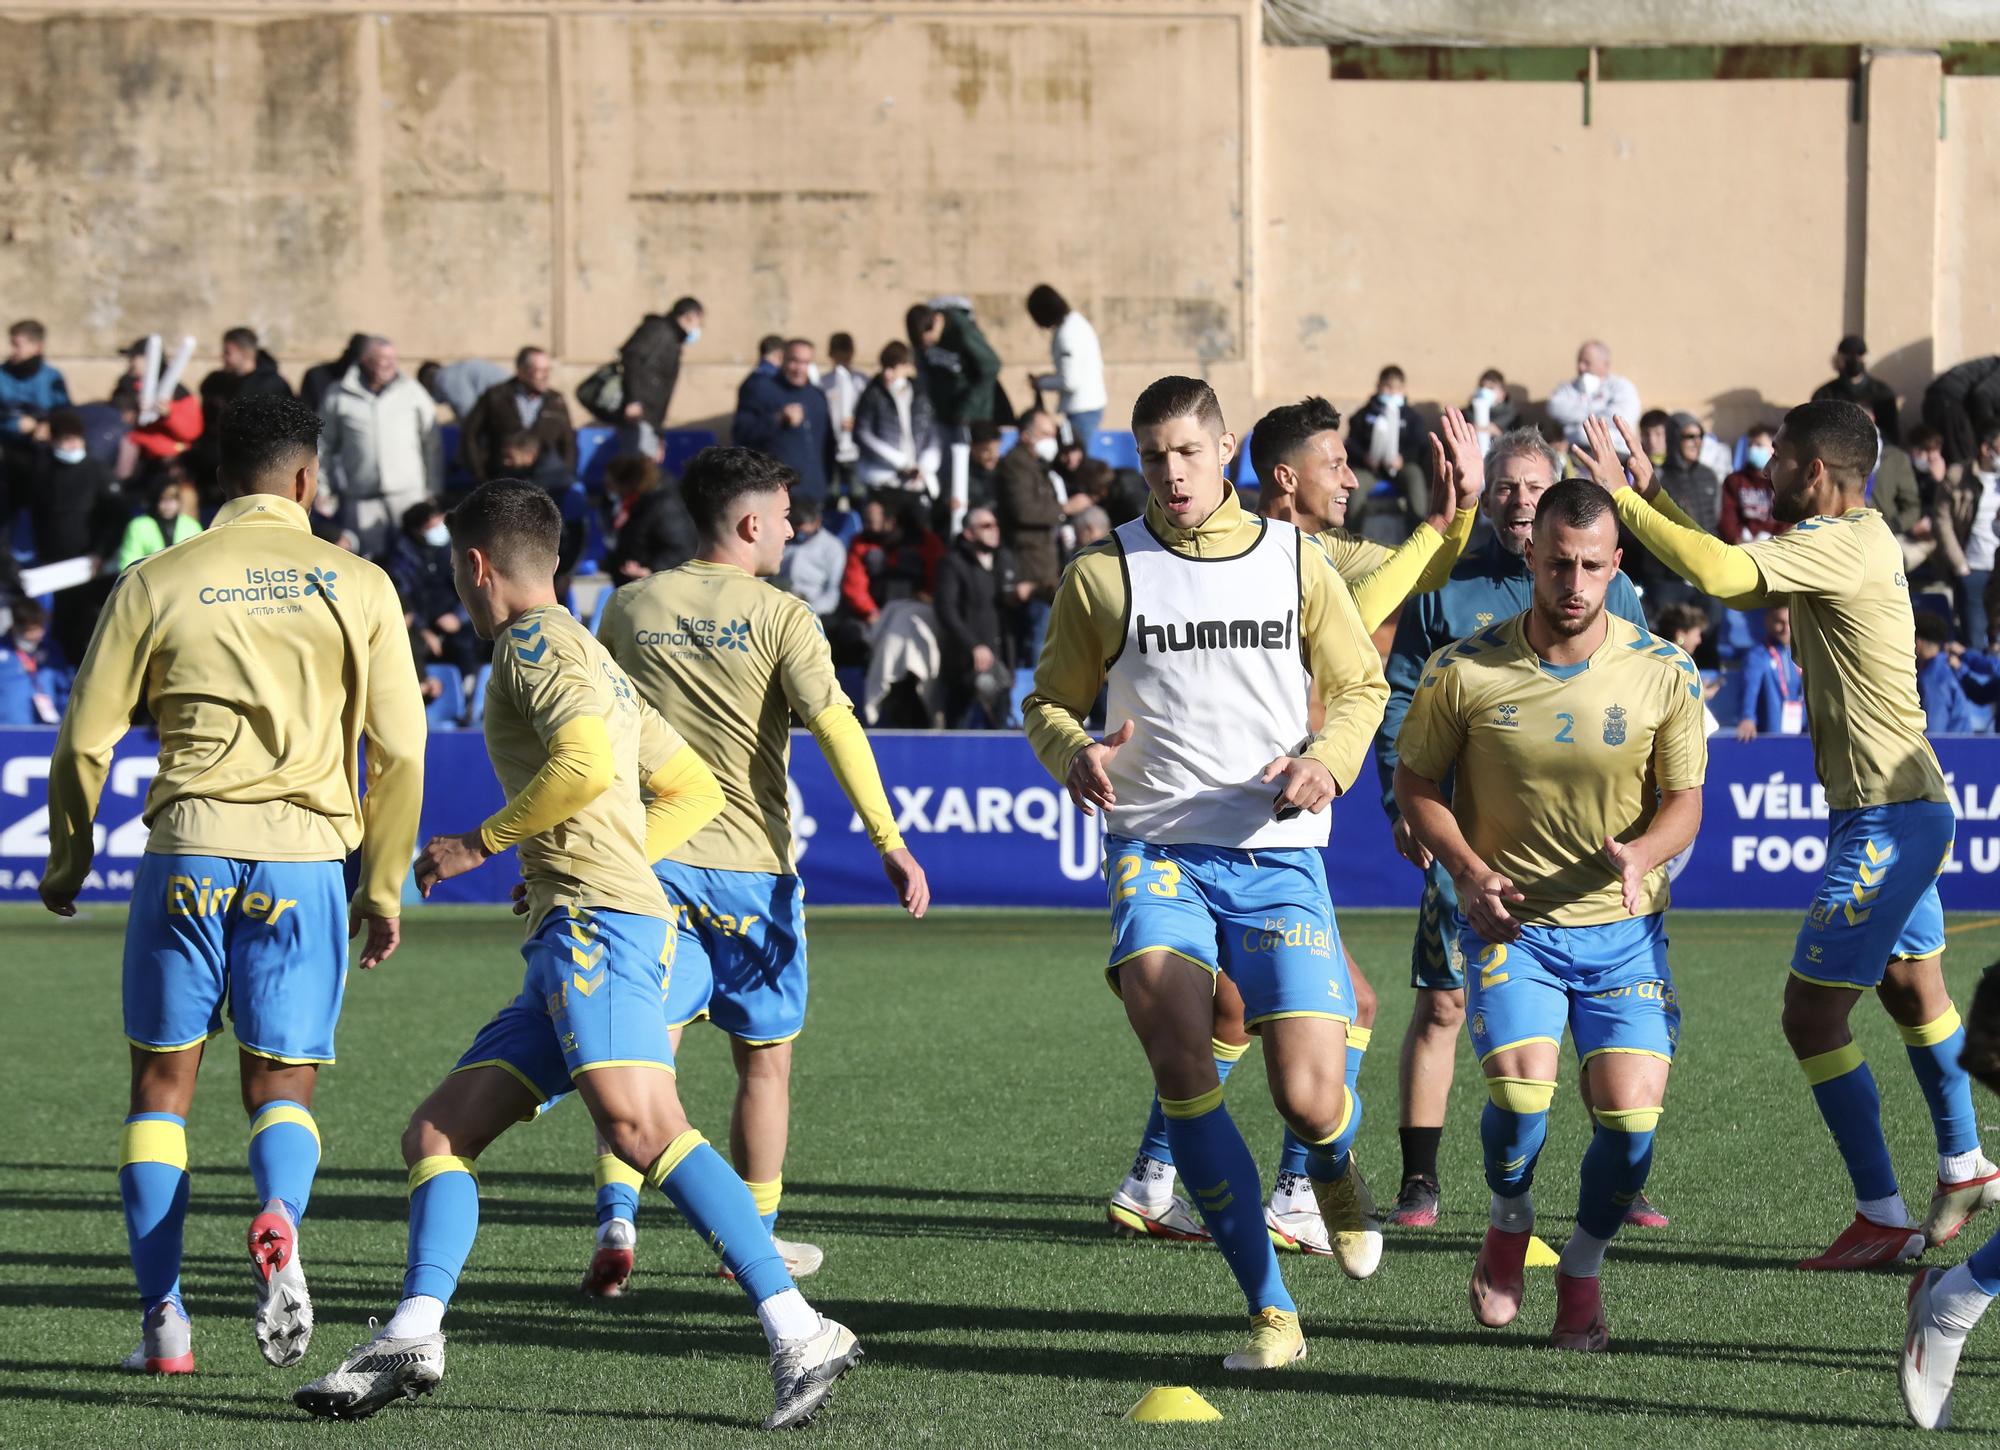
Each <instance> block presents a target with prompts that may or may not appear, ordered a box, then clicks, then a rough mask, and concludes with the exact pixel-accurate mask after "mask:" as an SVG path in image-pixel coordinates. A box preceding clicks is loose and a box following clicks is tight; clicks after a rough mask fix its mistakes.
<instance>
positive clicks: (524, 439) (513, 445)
mask: <svg viewBox="0 0 2000 1450" xmlns="http://www.w3.org/2000/svg"><path fill="white" fill-rule="evenodd" d="M523 448H532V449H534V450H535V456H536V457H537V458H539V457H541V453H542V440H541V439H539V438H537V437H536V436H535V435H534V434H532V433H530V432H529V431H528V430H527V429H526V428H516V429H515V430H514V431H513V432H512V433H508V434H506V435H504V436H503V437H502V438H501V439H500V448H499V451H500V452H501V453H514V452H517V451H519V450H520V449H523Z"/></svg>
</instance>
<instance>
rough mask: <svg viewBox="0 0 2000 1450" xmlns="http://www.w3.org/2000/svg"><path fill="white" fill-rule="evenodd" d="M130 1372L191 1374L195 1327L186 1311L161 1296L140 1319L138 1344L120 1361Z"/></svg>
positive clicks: (122, 1367)
mask: <svg viewBox="0 0 2000 1450" xmlns="http://www.w3.org/2000/svg"><path fill="white" fill-rule="evenodd" d="M118 1367H119V1368H120V1369H124V1370H130V1371H131V1372H132V1373H133V1374H193V1373H194V1330H193V1328H192V1326H190V1325H189V1324H188V1317H187V1311H186V1310H185V1309H183V1308H181V1306H180V1305H179V1304H178V1303H176V1302H175V1301H174V1300H172V1299H162V1300H161V1301H160V1302H159V1303H157V1304H155V1305H154V1306H153V1307H152V1308H151V1309H148V1310H147V1311H146V1317H145V1318H144V1319H142V1320H140V1321H139V1347H138V1348H137V1349H135V1350H133V1351H132V1352H131V1353H130V1354H128V1355H126V1356H125V1358H124V1359H122V1360H121V1361H119V1365H118Z"/></svg>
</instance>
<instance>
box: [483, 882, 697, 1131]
mask: <svg viewBox="0 0 2000 1450" xmlns="http://www.w3.org/2000/svg"><path fill="white" fill-rule="evenodd" d="M521 955H522V956H523V957H525V958H526V959H527V963H528V970H527V973H526V974H525V976H524V977H523V978H522V981H521V994H520V995H519V996H518V997H516V998H515V999H514V1000H513V1001H511V1002H509V1003H508V1004H507V1005H506V1006H505V1007H502V1008H501V1009H500V1012H499V1015H498V1016H496V1017H495V1018H494V1019H493V1020H492V1021H491V1022H488V1023H487V1024H486V1025H485V1026H484V1027H482V1028H480V1029H479V1035H478V1036H477V1037H475V1038H473V1039H472V1046H470V1047H468V1048H467V1049H466V1050H465V1055H464V1056H462V1057H460V1058H459V1060H458V1065H457V1066H456V1067H454V1068H453V1069H452V1071H453V1072H464V1071H466V1070H467V1069H468V1068H474V1067H498V1068H502V1069H504V1070H505V1071H506V1072H508V1073H510V1074H512V1075H513V1076H514V1077H515V1078H517V1079H519V1080H520V1082H521V1083H522V1084H523V1085H524V1086H526V1087H527V1088H528V1089H529V1091H531V1092H533V1093H534V1094H535V1096H536V1098H537V1099H538V1100H539V1105H540V1106H547V1105H548V1104H550V1103H552V1102H553V1101H554V1100H555V1099H556V1098H559V1097H561V1096H562V1095H563V1094H564V1093H566V1092H568V1091H569V1090H570V1087H571V1086H572V1084H571V1081H570V1080H571V1079H572V1078H574V1077H576V1076H577V1075H578V1074H580V1073H585V1072H589V1071H590V1070H591V1069H592V1068H599V1067H661V1068H665V1069H666V1070H667V1071H668V1072H672V1071H673V1068H674V1054H673V1049H672V1047H671V1046H670V1045H669V1044H668V1042H667V1019H666V1015H665V1014H664V1013H663V1012H661V1010H660V1007H661V994H662V990H663V989H664V988H665V986H666V981H667V970H668V968H669V966H670V965H671V964H672V962H673V955H674V937H673V933H672V932H671V931H670V930H669V929H668V925H667V922H666V920H665V919H664V918H662V917H657V916H638V915H635V914H633V913H631V912H625V911H584V910H580V909H575V908H570V907H557V908H556V909H555V910H554V911H551V912H550V913H549V914H548V915H547V916H545V917H543V918H542V924H541V925H540V926H538V927H536V928H535V931H534V934H533V935H532V936H530V937H529V938H528V939H527V941H526V942H524V943H523V944H522V946H521Z"/></svg>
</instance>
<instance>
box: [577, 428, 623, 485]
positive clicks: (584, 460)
mask: <svg viewBox="0 0 2000 1450" xmlns="http://www.w3.org/2000/svg"><path fill="white" fill-rule="evenodd" d="M617 440H618V430H617V429H616V428H607V427H605V426H604V425H603V424H602V423H593V424H591V425H590V426H589V427H587V428H579V429H577V430H576V481H577V482H578V483H580V484H582V485H583V486H584V487H586V488H588V489H589V490H591V492H593V493H602V492H603V491H604V470H605V469H607V468H609V467H610V466H611V460H612V459H613V458H614V457H616V456H617V453H618V448H617Z"/></svg>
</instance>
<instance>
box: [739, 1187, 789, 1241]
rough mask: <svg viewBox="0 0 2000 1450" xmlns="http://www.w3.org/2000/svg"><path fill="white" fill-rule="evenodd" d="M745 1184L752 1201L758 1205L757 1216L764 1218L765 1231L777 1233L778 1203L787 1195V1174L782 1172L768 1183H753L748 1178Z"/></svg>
mask: <svg viewBox="0 0 2000 1450" xmlns="http://www.w3.org/2000/svg"><path fill="white" fill-rule="evenodd" d="M743 1186H744V1187H745V1188H747V1189H749V1190H750V1199H751V1202H753V1203H755V1204H756V1205H757V1217H759V1218H761V1219H763V1220H764V1232H765V1233H775V1232H776V1231H777V1228H778V1204H779V1203H780V1202H781V1201H782V1200H783V1199H784V1196H785V1175H784V1174H782V1173H780V1174H779V1175H778V1176H777V1177H776V1178H773V1179H771V1180H770V1181H769V1182H766V1183H752V1182H751V1181H750V1180H749V1179H747V1178H746V1179H744V1180H743Z"/></svg>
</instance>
